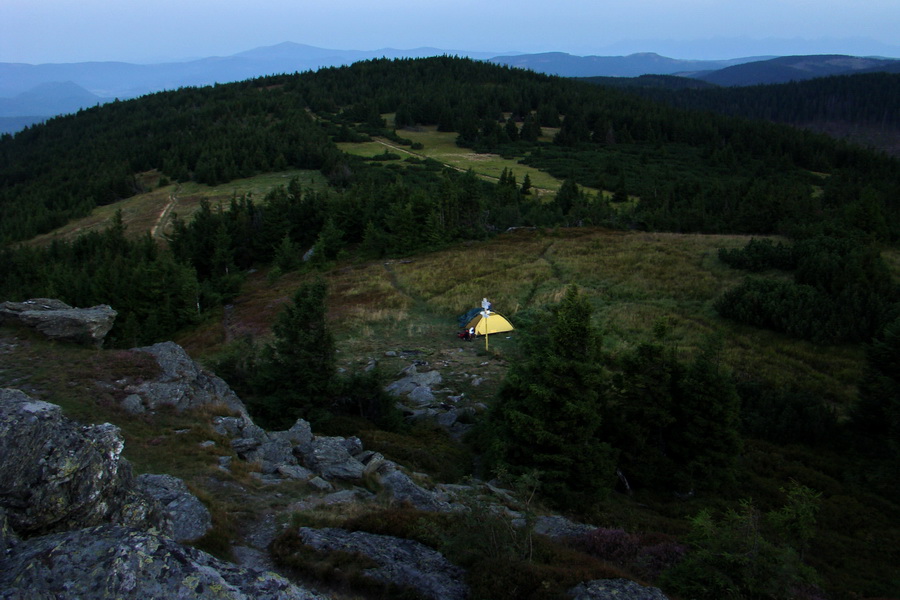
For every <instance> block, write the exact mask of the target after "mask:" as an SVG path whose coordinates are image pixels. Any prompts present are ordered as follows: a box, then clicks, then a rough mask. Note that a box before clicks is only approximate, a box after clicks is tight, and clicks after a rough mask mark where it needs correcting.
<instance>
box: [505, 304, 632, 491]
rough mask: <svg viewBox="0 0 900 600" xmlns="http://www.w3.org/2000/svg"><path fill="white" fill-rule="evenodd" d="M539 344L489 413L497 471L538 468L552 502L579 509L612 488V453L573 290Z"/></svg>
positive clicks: (599, 378)
mask: <svg viewBox="0 0 900 600" xmlns="http://www.w3.org/2000/svg"><path fill="white" fill-rule="evenodd" d="M547 322H548V324H549V327H548V328H547V333H546V336H545V337H543V338H541V340H542V343H540V344H533V345H532V346H531V348H530V350H529V351H528V352H529V356H527V357H526V358H525V359H524V360H523V361H521V362H520V363H518V364H514V365H512V367H511V369H510V372H509V374H508V375H507V378H506V380H505V381H504V383H503V386H502V387H501V390H500V392H499V396H498V398H497V402H496V403H495V405H494V406H493V408H492V411H491V413H490V415H489V427H490V429H491V432H490V436H491V438H492V440H491V448H490V452H489V454H490V455H491V458H492V459H493V461H494V463H495V465H497V466H500V467H505V468H508V469H509V470H510V471H511V472H512V473H516V474H518V473H526V472H530V471H532V470H535V469H536V470H537V471H538V472H539V476H540V479H541V485H542V489H543V491H544V493H545V495H546V496H547V497H548V499H550V501H552V502H557V503H562V504H565V503H579V502H580V501H590V499H592V498H596V497H598V496H601V495H603V494H604V493H605V492H607V491H608V489H609V488H610V486H611V482H612V473H613V469H614V461H613V451H612V449H611V448H610V446H609V445H608V444H606V443H603V442H602V441H601V440H600V438H599V432H600V401H601V395H602V391H601V390H602V385H603V374H602V370H601V369H602V368H601V364H600V360H599V359H600V337H599V335H598V333H597V331H596V330H595V328H594V327H593V325H592V324H591V306H590V303H589V302H588V300H587V298H585V297H584V296H582V295H581V294H580V292H579V291H578V289H577V288H576V287H575V286H570V287H569V288H568V290H567V291H566V295H565V297H564V298H563V300H562V301H561V302H560V303H559V304H558V305H557V306H555V307H554V308H553V309H552V311H551V314H549V315H548V316H547Z"/></svg>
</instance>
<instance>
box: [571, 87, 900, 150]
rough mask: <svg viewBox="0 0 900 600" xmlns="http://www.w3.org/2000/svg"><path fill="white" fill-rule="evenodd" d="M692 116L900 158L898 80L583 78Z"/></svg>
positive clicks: (899, 91)
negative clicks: (783, 129)
mask: <svg viewBox="0 0 900 600" xmlns="http://www.w3.org/2000/svg"><path fill="white" fill-rule="evenodd" d="M583 80H584V81H588V82H590V83H594V84H596V85H602V86H610V87H617V88H624V89H629V90H631V91H633V92H635V93H637V94H639V95H640V96H642V97H645V98H650V99H653V100H658V101H661V102H665V103H666V104H669V105H671V106H675V107H679V108H686V109H691V110H706V111H710V112H714V113H718V114H723V115H729V116H737V117H745V118H748V119H756V120H766V121H772V122H775V123H785V124H788V125H793V126H796V127H804V128H808V129H812V130H816V131H825V132H828V133H832V134H837V135H839V136H841V137H846V138H848V139H854V140H856V141H858V142H860V143H864V144H866V145H869V146H871V147H874V148H881V149H883V150H887V151H888V152H890V153H892V154H894V155H896V154H897V153H898V152H900V145H898V142H897V139H898V136H900V107H898V105H897V101H896V99H897V95H898V94H900V74H897V73H860V74H856V75H843V76H831V77H820V78H816V79H810V80H806V81H799V82H791V83H783V84H775V85H756V86H750V87H741V88H738V87H718V86H714V85H711V84H705V83H703V82H701V81H697V80H693V79H688V78H683V77H674V76H651V75H648V76H643V77H635V78H621V77H620V78H615V77H586V78H584V79H583Z"/></svg>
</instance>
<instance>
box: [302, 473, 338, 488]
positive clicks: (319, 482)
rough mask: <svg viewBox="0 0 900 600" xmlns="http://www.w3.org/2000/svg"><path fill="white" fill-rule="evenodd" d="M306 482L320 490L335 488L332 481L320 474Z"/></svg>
mask: <svg viewBox="0 0 900 600" xmlns="http://www.w3.org/2000/svg"><path fill="white" fill-rule="evenodd" d="M306 483H308V484H309V485H310V486H312V487H313V488H315V489H317V490H319V491H320V492H328V491H331V490H333V489H334V486H333V485H331V484H330V483H328V482H327V481H325V480H324V479H322V478H321V477H319V476H318V475H317V476H316V477H313V478H312V479H310V480H309V481H307V482H306Z"/></svg>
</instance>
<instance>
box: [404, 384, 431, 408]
mask: <svg viewBox="0 0 900 600" xmlns="http://www.w3.org/2000/svg"><path fill="white" fill-rule="evenodd" d="M409 401H410V402H412V403H413V404H416V405H418V406H428V405H429V404H432V403H433V402H434V392H432V391H431V388H429V387H425V386H418V387H416V388H413V390H412V391H411V392H410V393H409Z"/></svg>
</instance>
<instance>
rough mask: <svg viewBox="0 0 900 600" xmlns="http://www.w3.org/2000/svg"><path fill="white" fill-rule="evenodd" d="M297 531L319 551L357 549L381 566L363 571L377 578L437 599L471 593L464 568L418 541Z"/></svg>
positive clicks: (336, 531) (459, 599) (337, 531)
mask: <svg viewBox="0 0 900 600" xmlns="http://www.w3.org/2000/svg"><path fill="white" fill-rule="evenodd" d="M298 533H299V535H300V538H301V539H302V540H303V542H304V543H305V544H307V545H309V546H311V547H313V548H315V549H317V550H342V551H344V552H348V551H349V552H358V553H360V554H362V555H364V556H367V557H369V558H370V559H372V560H373V561H374V562H375V563H377V564H378V566H377V567H374V568H370V569H366V570H365V571H364V573H365V575H366V576H367V577H371V578H372V579H375V580H377V581H381V582H385V583H390V584H393V585H396V586H399V587H403V588H412V589H413V590H415V591H416V592H417V593H418V594H420V595H421V596H423V597H425V598H434V599H435V600H464V599H465V598H466V597H467V596H468V587H467V586H466V584H465V583H464V577H465V571H464V570H463V569H461V568H459V567H457V566H455V565H453V564H451V563H450V561H448V560H447V559H446V558H444V557H443V556H441V554H440V553H438V552H436V551H435V550H432V549H431V548H429V547H428V546H425V545H424V544H421V543H419V542H416V541H413V540H406V539H401V538H395V537H390V536H386V535H375V534H372V533H365V532H362V531H354V532H350V531H345V530H343V529H335V528H325V529H311V528H308V527H301V528H300V529H299V530H298Z"/></svg>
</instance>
